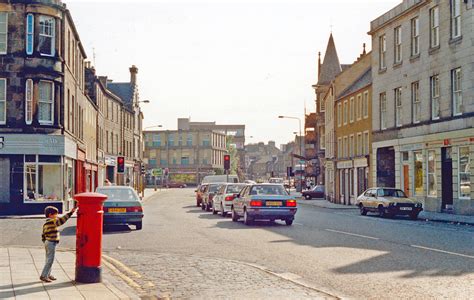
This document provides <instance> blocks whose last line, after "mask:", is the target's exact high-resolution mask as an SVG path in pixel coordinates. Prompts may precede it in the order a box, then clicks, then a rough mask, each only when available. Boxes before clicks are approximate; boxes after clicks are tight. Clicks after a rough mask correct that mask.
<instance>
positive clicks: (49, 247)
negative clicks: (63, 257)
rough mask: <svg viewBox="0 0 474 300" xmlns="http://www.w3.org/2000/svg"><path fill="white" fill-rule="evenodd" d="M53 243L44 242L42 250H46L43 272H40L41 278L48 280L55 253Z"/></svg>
mask: <svg viewBox="0 0 474 300" xmlns="http://www.w3.org/2000/svg"><path fill="white" fill-rule="evenodd" d="M56 245H57V243H55V242H50V241H45V242H44V249H45V250H46V263H45V264H44V268H43V272H41V277H43V278H48V277H49V276H50V275H51V267H52V266H53V262H54V254H55V252H56Z"/></svg>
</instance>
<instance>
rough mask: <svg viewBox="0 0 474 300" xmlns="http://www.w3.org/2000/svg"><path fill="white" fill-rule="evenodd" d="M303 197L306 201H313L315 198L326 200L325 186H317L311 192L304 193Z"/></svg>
mask: <svg viewBox="0 0 474 300" xmlns="http://www.w3.org/2000/svg"><path fill="white" fill-rule="evenodd" d="M301 196H302V197H304V198H305V199H306V200H311V199H313V198H324V185H317V186H315V187H313V188H312V189H310V190H307V191H303V192H302V193H301Z"/></svg>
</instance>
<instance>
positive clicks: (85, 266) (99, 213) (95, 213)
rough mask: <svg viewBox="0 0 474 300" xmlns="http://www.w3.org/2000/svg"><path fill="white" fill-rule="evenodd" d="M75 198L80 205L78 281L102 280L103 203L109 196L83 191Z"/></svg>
mask: <svg viewBox="0 0 474 300" xmlns="http://www.w3.org/2000/svg"><path fill="white" fill-rule="evenodd" d="M74 199H75V200H76V201H77V202H78V206H79V209H78V211H77V229H76V281H77V282H82V283H95V282H101V281H102V275H101V274H102V270H101V264H100V261H101V256H102V224H103V222H104V221H103V220H104V211H103V203H104V201H105V200H106V199H107V196H106V195H103V194H98V193H82V194H78V195H75V196H74Z"/></svg>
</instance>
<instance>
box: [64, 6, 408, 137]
mask: <svg viewBox="0 0 474 300" xmlns="http://www.w3.org/2000/svg"><path fill="white" fill-rule="evenodd" d="M64 2H65V3H66V4H67V7H68V8H69V9H70V11H71V13H72V16H73V19H74V22H75V24H76V27H77V29H78V32H79V35H80V38H81V41H82V44H83V45H84V48H85V50H86V53H87V56H88V60H90V61H92V63H93V65H94V66H95V68H96V72H97V74H98V75H101V76H108V78H109V79H112V80H113V81H114V82H121V81H129V79H130V73H129V70H128V68H129V67H130V66H131V65H136V66H137V67H138V70H139V71H138V85H139V92H140V99H141V100H150V103H149V104H146V103H143V104H142V109H143V111H144V116H145V119H144V127H149V126H157V125H162V126H163V129H168V130H173V129H176V127H177V118H187V117H190V118H191V120H192V121H216V122H217V123H219V124H245V125H246V137H247V138H246V142H247V143H255V142H260V141H263V142H268V141H269V140H273V141H276V143H277V145H279V144H283V143H286V142H288V141H291V140H293V139H294V132H298V130H299V128H298V127H299V126H298V120H295V119H278V116H279V115H286V116H293V117H298V118H300V119H301V122H302V126H303V127H304V112H305V108H306V111H307V112H310V111H313V110H314V109H315V102H314V99H315V95H314V90H313V89H312V87H311V86H312V85H313V84H315V83H316V81H317V57H318V52H319V51H320V52H321V53H322V56H324V51H325V50H326V45H327V41H328V38H329V34H330V32H331V30H332V33H333V35H334V40H335V43H336V48H337V51H338V54H339V60H340V62H341V63H352V62H354V60H355V59H356V58H357V57H358V56H359V55H360V53H361V52H362V44H363V43H366V44H367V49H368V50H369V49H370V48H371V47H370V44H371V41H370V36H369V35H367V32H368V31H369V27H370V21H371V20H373V19H375V18H377V17H378V16H380V15H382V14H383V13H384V12H386V11H388V10H390V9H391V8H393V7H394V6H396V5H397V4H399V3H401V0H361V1H358V0H352V1H350V0H312V1H311V0H276V1H270V0H255V1H250V0H242V1H235V0H234V1H226V0H220V1H217V0H208V1H199V0H186V1H184V0H173V1H171V0H157V1H143V0H142V1H131V0H130V1H100V2H99V1H96V2H92V1H83V0H69V1H67V0H64ZM149 129H152V128H149ZM153 129H156V128H153ZM303 130H304V128H303Z"/></svg>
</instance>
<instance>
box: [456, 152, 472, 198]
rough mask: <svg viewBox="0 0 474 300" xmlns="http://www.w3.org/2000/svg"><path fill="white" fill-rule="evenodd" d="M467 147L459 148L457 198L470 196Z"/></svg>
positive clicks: (469, 170) (469, 162) (469, 164)
mask: <svg viewBox="0 0 474 300" xmlns="http://www.w3.org/2000/svg"><path fill="white" fill-rule="evenodd" d="M469 154H470V153H469V147H460V148H459V198H467V199H469V198H471V159H470V156H469Z"/></svg>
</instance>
